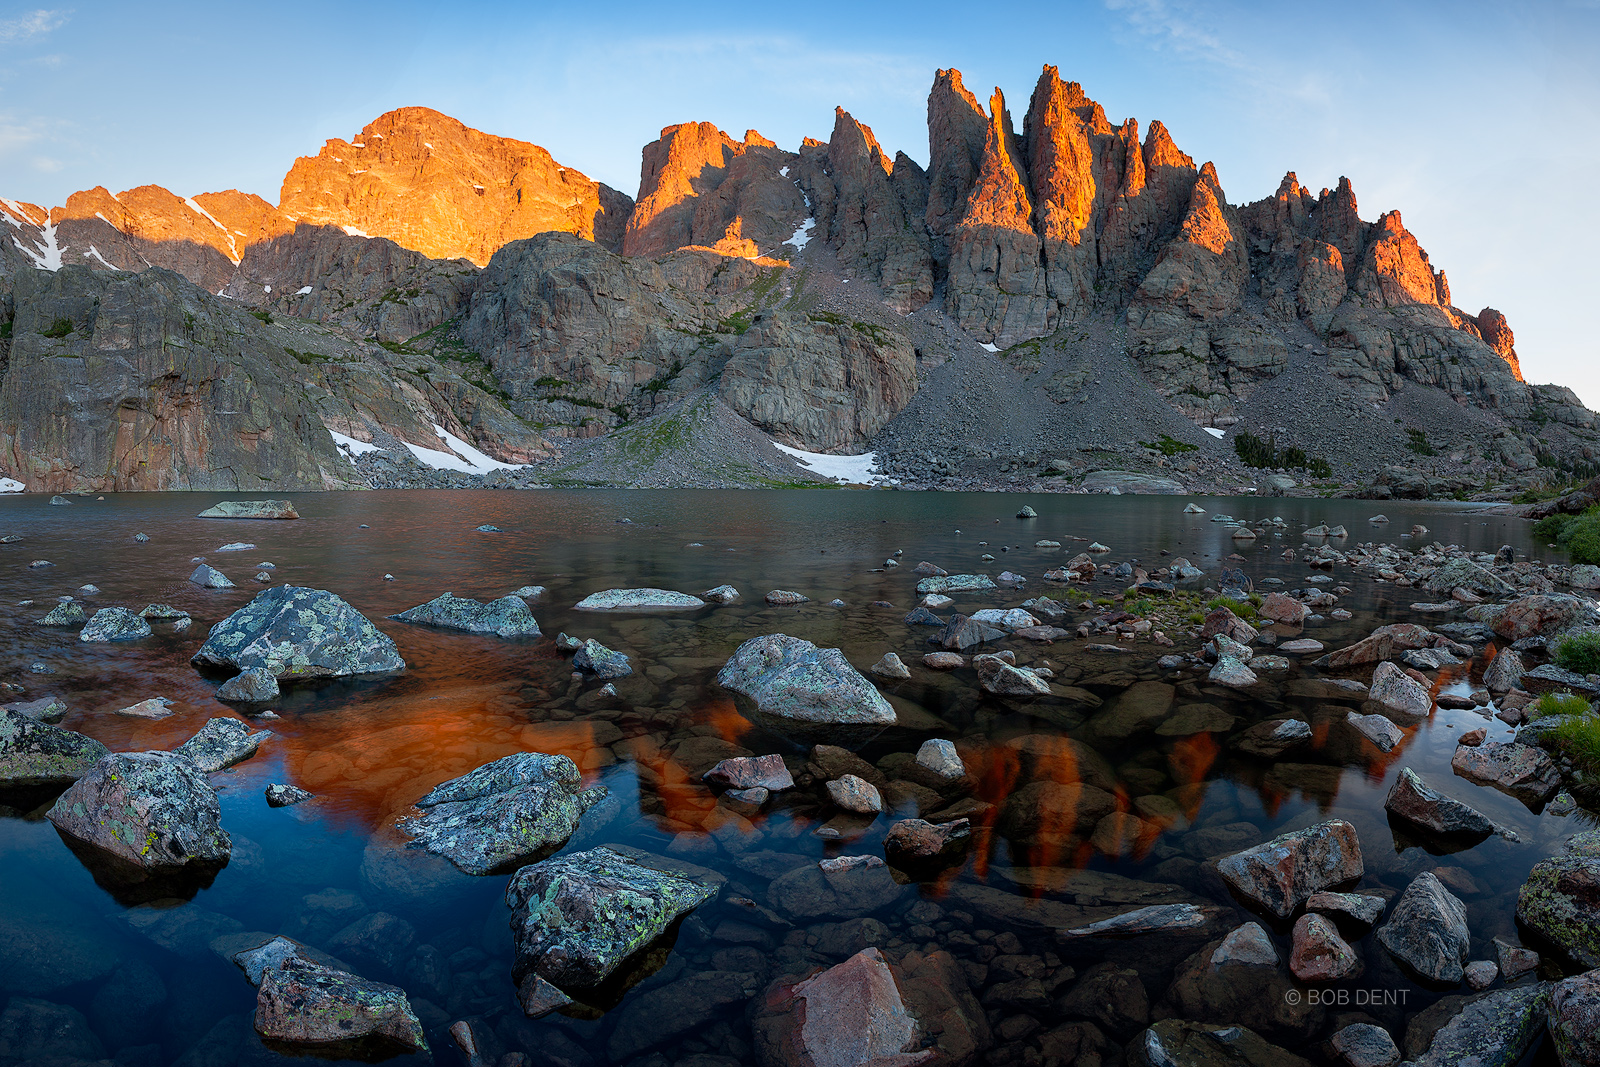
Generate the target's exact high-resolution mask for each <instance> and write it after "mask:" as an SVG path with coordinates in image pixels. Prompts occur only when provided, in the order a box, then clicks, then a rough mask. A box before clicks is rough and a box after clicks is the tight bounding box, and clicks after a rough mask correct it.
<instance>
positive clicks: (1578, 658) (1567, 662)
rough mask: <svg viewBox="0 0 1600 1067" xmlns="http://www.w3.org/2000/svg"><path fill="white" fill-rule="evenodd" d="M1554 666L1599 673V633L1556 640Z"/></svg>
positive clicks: (1579, 672)
mask: <svg viewBox="0 0 1600 1067" xmlns="http://www.w3.org/2000/svg"><path fill="white" fill-rule="evenodd" d="M1556 666H1558V667H1560V668H1561V669H1562V670H1568V671H1574V672H1576V673H1578V674H1600V633H1587V634H1571V635H1569V636H1567V637H1563V638H1561V640H1559V641H1557V642H1556ZM1547 695H1548V694H1547Z"/></svg>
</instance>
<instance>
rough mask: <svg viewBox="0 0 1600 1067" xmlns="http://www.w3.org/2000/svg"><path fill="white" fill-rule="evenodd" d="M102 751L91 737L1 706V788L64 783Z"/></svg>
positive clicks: (81, 773) (84, 770)
mask: <svg viewBox="0 0 1600 1067" xmlns="http://www.w3.org/2000/svg"><path fill="white" fill-rule="evenodd" d="M105 755H106V746H104V745H102V744H101V743H100V742H98V741H96V740H95V739H94V738H92V737H85V736H84V735H83V734H80V733H75V732H74V731H72V730H63V729H61V727H59V726H51V725H50V724H49V723H45V722H39V721H37V720H35V719H32V718H29V717H28V716H27V715H24V714H23V713H22V712H20V711H14V710H11V709H8V708H0V788H5V789H13V788H26V787H32V786H57V785H67V784H69V783H71V782H75V781H77V780H78V779H79V778H82V777H83V776H84V775H85V774H87V773H88V771H89V769H90V768H91V767H93V766H94V765H95V764H96V763H98V762H100V760H101V759H102V758H103V757H104V756H105Z"/></svg>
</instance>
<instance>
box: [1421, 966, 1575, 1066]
mask: <svg viewBox="0 0 1600 1067" xmlns="http://www.w3.org/2000/svg"><path fill="white" fill-rule="evenodd" d="M1549 1004H1550V986H1549V985H1548V984H1547V983H1544V982H1536V983H1534V984H1533V985H1525V986H1517V987H1515V988H1512V989H1497V990H1495V991H1494V992H1493V993H1489V994H1486V995H1484V996H1483V997H1480V998H1478V999H1476V1000H1472V1001H1469V1002H1468V1003H1467V1004H1466V1005H1465V1006H1464V1007H1463V1008H1462V1009H1461V1011H1460V1012H1459V1013H1458V1014H1456V1015H1455V1016H1454V1017H1453V1018H1451V1019H1450V1021H1449V1022H1447V1023H1445V1024H1444V1025H1443V1026H1441V1027H1440V1028H1439V1029H1438V1031H1437V1032H1436V1033H1435V1034H1434V1035H1433V1041H1432V1042H1431V1043H1430V1044H1429V1045H1428V1051H1427V1052H1425V1053H1423V1054H1422V1055H1421V1056H1418V1057H1417V1058H1416V1059H1415V1060H1413V1061H1412V1062H1413V1063H1414V1064H1415V1065H1416V1067H1467V1065H1469V1064H1470V1065H1473V1067H1515V1065H1516V1064H1518V1063H1521V1062H1522V1058H1523V1057H1524V1056H1525V1055H1527V1053H1528V1050H1529V1049H1530V1048H1532V1047H1533V1043H1534V1042H1535V1041H1537V1040H1538V1039H1539V1037H1540V1035H1542V1034H1543V1033H1544V1029H1545V1016H1546V1009H1547V1007H1548V1006H1549ZM1588 1039H1589V1041H1590V1042H1591V1044H1592V1042H1593V1040H1594V1038H1593V1035H1592V1034H1591V1035H1589V1038H1588ZM1558 1047H1559V1045H1558ZM1583 1062H1585V1061H1582V1060H1578V1061H1573V1060H1568V1059H1566V1058H1563V1059H1562V1064H1563V1065H1564V1067H1575V1065H1576V1064H1578V1063H1583ZM1587 1062H1593V1061H1592V1060H1590V1061H1587Z"/></svg>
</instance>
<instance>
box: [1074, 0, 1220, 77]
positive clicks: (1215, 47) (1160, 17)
mask: <svg viewBox="0 0 1600 1067" xmlns="http://www.w3.org/2000/svg"><path fill="white" fill-rule="evenodd" d="M1105 4H1106V7H1107V9H1109V10H1111V11H1114V12H1117V13H1118V14H1119V15H1121V16H1122V18H1123V20H1124V21H1125V22H1126V23H1127V24H1128V26H1129V27H1130V28H1131V29H1133V30H1134V31H1136V32H1137V33H1138V34H1140V35H1141V36H1143V37H1146V38H1148V39H1149V40H1150V41H1151V42H1152V44H1153V45H1154V47H1156V48H1158V49H1170V50H1171V51H1173V52H1176V53H1178V54H1179V55H1184V56H1190V57H1192V58H1195V59H1202V60H1206V61H1209V62H1212V63H1219V64H1221V65H1223V66H1227V67H1243V66H1244V65H1245V59H1244V56H1243V55H1242V54H1240V53H1239V52H1238V51H1236V50H1235V49H1233V48H1230V47H1228V45H1226V44H1224V43H1223V41H1222V38H1221V37H1219V36H1217V35H1216V34H1215V33H1213V32H1211V31H1210V30H1208V29H1206V28H1205V26H1204V25H1203V15H1202V14H1201V12H1203V11H1205V10H1206V9H1205V8H1204V7H1203V6H1201V5H1197V4H1191V3H1186V2H1184V0H1105Z"/></svg>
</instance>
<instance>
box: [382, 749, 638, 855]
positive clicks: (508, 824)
mask: <svg viewBox="0 0 1600 1067" xmlns="http://www.w3.org/2000/svg"><path fill="white" fill-rule="evenodd" d="M605 795H606V789H605V787H604V786H595V787H594V788H593V789H587V790H586V789H584V788H583V783H582V781H581V777H580V775H579V773H578V767H577V765H576V764H575V763H573V762H572V761H571V760H570V759H568V758H567V757H565V756H550V755H546V754H545V753H543V752H518V753H516V754H515V755H511V756H506V757H504V758H503V759H497V760H495V761H494V762H493V763H486V764H484V765H483V766H482V767H479V768H478V769H477V770H475V771H472V772H470V773H468V774H464V775H462V776H461V777H460V778H454V779H452V780H450V781H448V782H445V783H444V784H443V785H440V786H438V787H437V788H435V789H434V790H433V791H432V792H430V793H429V794H428V795H427V796H425V797H423V798H422V799H421V800H419V801H417V807H418V808H420V809H422V814H421V815H420V816H417V817H415V818H410V819H402V820H400V822H399V823H398V824H397V825H398V826H399V827H400V829H402V830H404V831H405V832H406V833H408V834H411V835H412V837H414V838H415V839H416V840H415V847H420V848H425V849H427V850H428V851H429V852H432V853H434V854H435V855H438V856H443V857H444V858H445V859H447V860H449V861H450V862H451V863H453V864H455V865H456V867H457V868H459V869H460V870H462V871H465V872H466V873H467V874H496V873H500V872H504V871H509V870H514V869H515V868H517V867H521V866H523V865H524V864H527V863H531V862H533V861H535V860H539V859H543V858H544V857H545V856H548V855H549V854H550V853H552V852H554V851H555V850H556V849H558V848H560V847H561V846H562V845H564V844H566V843H567V839H568V838H570V837H571V836H572V834H573V832H574V831H575V830H577V828H578V820H579V819H580V818H582V816H583V813H584V812H586V811H588V810H589V809H590V808H591V807H593V806H594V805H595V804H596V803H598V802H599V801H600V800H601V799H602V798H604V797H605Z"/></svg>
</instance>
